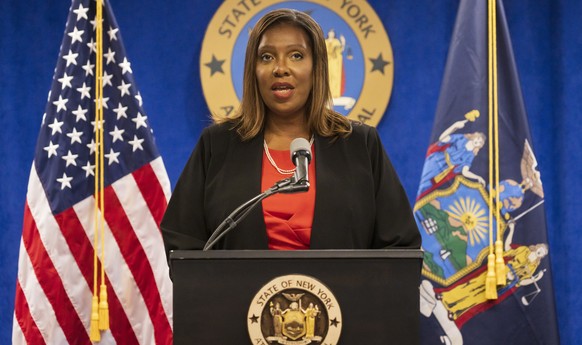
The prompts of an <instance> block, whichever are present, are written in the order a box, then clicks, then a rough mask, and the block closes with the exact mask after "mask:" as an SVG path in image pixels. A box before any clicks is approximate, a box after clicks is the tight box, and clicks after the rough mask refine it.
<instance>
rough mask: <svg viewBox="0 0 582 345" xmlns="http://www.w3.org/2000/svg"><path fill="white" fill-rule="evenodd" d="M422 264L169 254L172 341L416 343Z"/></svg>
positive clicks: (409, 255)
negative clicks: (171, 294) (171, 282)
mask: <svg viewBox="0 0 582 345" xmlns="http://www.w3.org/2000/svg"><path fill="white" fill-rule="evenodd" d="M421 265H422V252H421V251H420V250H308V251H256V250H253V251H251V250H249V251H238V250H228V251H222V250H217V251H206V252H203V251H173V252H172V253H171V254H170V266H171V271H172V279H173V284H174V287H173V289H174V344H195V345H197V344H217V345H241V344H255V345H271V344H314V345H317V344H322V345H324V344H325V345H332V344H342V345H375V344H378V345H380V344H382V345H388V344H405V345H414V344H418V334H419V290H418V286H419V280H420V271H421ZM310 320H311V321H310Z"/></svg>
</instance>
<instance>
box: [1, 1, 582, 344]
mask: <svg viewBox="0 0 582 345" xmlns="http://www.w3.org/2000/svg"><path fill="white" fill-rule="evenodd" d="M110 2H111V5H112V7H113V10H114V12H115V15H116V17H117V20H118V24H119V27H120V29H121V32H122V34H123V38H124V41H125V46H126V49H127V54H128V57H129V59H130V61H131V63H132V65H131V67H132V69H133V73H134V76H135V79H136V82H137V84H138V86H139V89H140V90H141V93H142V97H143V100H144V108H145V111H146V113H147V115H148V120H149V121H150V122H151V124H152V127H153V128H155V129H156V133H155V136H156V139H157V145H158V147H159V149H160V151H161V154H162V156H163V158H164V161H165V163H166V168H167V171H168V174H169V176H170V180H171V181H172V186H173V185H174V184H175V182H176V180H177V178H178V176H179V174H180V172H181V169H182V167H183V165H184V164H185V162H186V159H187V157H188V156H189V154H190V151H191V149H192V147H193V146H194V144H195V142H196V140H197V138H198V135H199V133H200V131H201V129H202V128H203V127H204V126H206V125H207V123H208V110H207V108H206V104H205V101H204V98H203V95H202V91H201V83H200V75H199V58H198V57H199V52H200V48H201V44H202V39H203V35H204V32H205V29H206V26H207V24H208V21H209V19H210V18H212V16H213V15H214V12H215V11H216V9H217V8H218V7H219V5H220V2H218V1H214V2H209V1H200V0H192V1H178V0H170V1H163V2H160V1H153V0H139V1H138V0H123V1H122V0H110ZM369 3H370V4H371V5H372V7H373V8H374V9H375V11H376V13H377V14H378V16H379V17H380V18H381V19H382V20H383V23H384V26H385V27H386V30H387V32H388V35H389V37H390V40H391V44H392V49H393V51H394V66H395V73H394V88H393V93H392V96H391V100H390V104H389V105H388V109H387V111H386V114H385V115H384V117H383V118H382V120H381V122H380V124H379V125H378V129H379V131H380V134H381V136H382V140H383V142H384V145H385V147H386V149H387V151H388V152H389V154H390V156H391V157H392V160H393V162H394V165H395V167H396V169H397V171H398V173H399V175H400V176H401V179H402V182H403V184H404V186H405V188H406V191H407V193H408V195H409V198H410V200H411V202H413V200H414V197H415V195H416V191H417V188H418V183H419V179H420V173H421V171H422V165H423V163H424V157H425V153H426V148H427V146H428V144H429V137H430V132H431V129H432V125H433V119H434V113H435V109H436V103H437V99H438V95H439V89H440V85H441V80H442V77H443V69H444V65H445V59H446V55H447V51H448V47H449V44H450V39H451V34H452V30H453V25H454V20H455V15H456V12H457V9H458V5H459V2H458V0H441V1H430V0H419V1H409V0H392V1H384V0H371V1H369ZM69 5H70V1H68V0H58V1H57V0H31V1H19V0H5V1H3V2H2V6H1V8H2V11H0V159H1V161H2V163H1V165H0V166H1V168H0V196H1V197H2V206H1V207H0V222H1V223H0V224H2V230H0V251H1V253H2V255H0V343H1V344H9V343H10V339H11V329H12V315H13V301H14V288H15V279H16V273H17V272H16V271H17V258H18V250H19V245H20V235H21V229H22V215H23V207H24V200H25V195H26V187H27V182H28V181H27V178H28V174H29V170H30V166H31V163H32V159H33V153H34V147H35V143H36V138H37V135H38V130H39V126H40V121H41V119H42V115H43V111H44V107H45V104H46V99H47V92H48V90H49V88H50V85H51V78H52V75H53V69H54V67H55V64H56V59H57V54H58V50H59V44H60V42H61V40H62V37H63V30H64V27H65V22H66V17H67V14H68V8H69ZM504 6H505V11H506V17H507V21H508V25H509V30H510V35H511V39H512V42H513V48H514V54H515V59H516V64H517V69H518V74H519V78H520V82H521V87H522V91H523V98H524V101H525V105H526V111H527V114H528V118H529V123H530V126H531V134H532V137H533V148H534V150H535V152H536V155H537V159H538V162H539V169H540V172H541V176H542V180H543V182H544V190H545V193H546V204H545V205H546V212H547V216H548V235H549V242H550V255H551V260H552V268H553V278H554V287H555V295H556V306H557V311H558V321H559V327H560V336H561V340H562V343H563V344H575V343H579V341H580V340H579V339H580V336H579V335H577V327H579V325H580V324H582V315H580V313H579V312H578V311H579V310H581V309H582V299H580V298H579V294H580V293H581V292H582V289H580V288H579V286H580V276H579V275H578V272H580V270H579V268H578V266H577V265H578V263H579V262H582V251H581V250H579V248H580V247H581V246H582V236H580V235H579V234H578V233H577V231H576V230H577V229H579V227H580V225H579V224H581V223H582V212H580V211H579V209H578V206H580V204H581V202H580V197H579V196H580V195H582V182H580V181H581V179H580V176H581V175H582V174H581V170H582V150H581V147H582V139H580V137H581V136H580V133H581V129H582V125H581V124H580V121H579V119H580V118H582V110H581V106H580V103H581V102H582V97H580V91H581V90H582V85H581V84H582V67H581V64H580V61H582V35H581V34H580V32H582V22H580V20H579V16H580V14H582V2H581V1H575V0H560V1H555V0H554V1H552V0H539V1H525V0H505V1H504Z"/></svg>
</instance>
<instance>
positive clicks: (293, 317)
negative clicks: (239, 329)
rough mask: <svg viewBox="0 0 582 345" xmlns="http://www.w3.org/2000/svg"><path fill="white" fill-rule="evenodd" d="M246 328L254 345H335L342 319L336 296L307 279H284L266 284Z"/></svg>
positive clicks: (255, 298) (256, 301)
mask: <svg viewBox="0 0 582 345" xmlns="http://www.w3.org/2000/svg"><path fill="white" fill-rule="evenodd" d="M247 327H248V331H249V336H250V339H251V342H252V344H254V345H270V344H282V345H307V344H313V345H335V344H337V343H338V341H339V337H340V333H341V328H342V316H341V310H340V306H339V303H338V302H337V300H336V298H335V297H334V295H333V293H332V292H331V291H330V290H329V289H328V288H327V287H326V286H325V285H324V284H323V283H321V282H320V281H318V280H317V279H315V278H313V277H309V276H305V275H298V274H293V275H285V276H280V277H277V278H275V279H273V280H271V281H270V282H268V283H267V284H265V285H264V286H263V287H262V288H261V289H260V290H259V292H257V294H256V295H255V297H254V298H253V300H252V302H251V305H250V307H249V312H248V316H247Z"/></svg>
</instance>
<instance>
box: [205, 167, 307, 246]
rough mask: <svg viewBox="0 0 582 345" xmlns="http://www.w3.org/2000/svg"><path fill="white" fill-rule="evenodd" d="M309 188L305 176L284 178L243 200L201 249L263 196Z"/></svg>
mask: <svg viewBox="0 0 582 345" xmlns="http://www.w3.org/2000/svg"><path fill="white" fill-rule="evenodd" d="M308 190H309V181H308V180H307V179H305V178H302V179H300V180H297V179H296V177H295V176H294V177H292V178H286V179H283V180H280V181H278V182H275V184H274V185H273V186H272V187H271V188H269V189H267V190H266V191H264V192H262V193H261V194H259V195H257V196H255V197H254V198H252V199H250V200H249V201H247V202H245V203H244V204H242V205H241V206H239V207H238V208H237V209H236V210H234V211H232V213H231V214H229V215H228V217H226V219H225V220H223V221H222V223H220V225H219V226H218V227H217V228H216V230H214V232H213V233H212V235H211V236H210V238H209V239H208V241H206V244H205V245H204V248H203V249H202V250H203V251H207V250H208V249H210V248H212V247H213V246H214V245H215V244H216V243H217V242H218V241H219V240H220V239H221V238H222V237H224V235H226V234H227V233H228V232H229V231H230V230H232V229H234V227H236V226H237V224H238V223H239V222H240V221H241V220H243V219H244V218H245V217H246V216H247V215H248V214H249V213H250V212H251V211H252V210H253V209H254V208H255V207H256V206H257V205H258V204H259V203H260V202H261V201H263V200H264V199H265V198H267V197H269V196H271V195H274V194H277V193H297V192H306V191H308Z"/></svg>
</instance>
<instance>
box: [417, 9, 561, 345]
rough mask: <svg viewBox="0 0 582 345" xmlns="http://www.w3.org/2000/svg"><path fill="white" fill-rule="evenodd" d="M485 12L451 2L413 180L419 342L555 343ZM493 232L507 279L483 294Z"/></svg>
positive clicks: (521, 125) (509, 109)
mask: <svg viewBox="0 0 582 345" xmlns="http://www.w3.org/2000/svg"><path fill="white" fill-rule="evenodd" d="M495 7H496V11H495V13H496V20H495V23H496V25H495V30H489V28H488V26H489V24H488V20H489V19H488V18H490V17H488V4H487V1H470V0H461V2H460V7H459V11H458V14H457V19H456V23H455V28H454V32H453V37H452V39H451V44H450V47H449V55H448V57H447V64H446V68H445V73H444V78H443V81H442V85H441V93H440V96H439V102H438V106H437V110H436V115H435V120H434V126H433V130H432V135H431V140H430V142H431V144H430V145H429V147H428V150H427V153H426V158H425V163H424V168H423V172H422V176H421V181H420V183H419V188H418V194H417V199H416V203H415V207H414V214H415V217H416V220H417V223H418V225H419V229H420V230H421V233H422V238H423V250H424V251H425V258H424V265H423V272H422V279H421V284H420V297H421V303H420V311H421V330H422V334H421V339H422V341H421V343H422V344H483V345H485V344H487V345H489V344H514V345H515V344H524V345H525V344H559V337H558V331H557V324H556V315H555V307H554V294H553V288H552V278H551V274H550V258H549V257H550V253H549V249H548V240H547V233H546V219H545V211H544V191H543V186H542V180H541V176H540V173H539V169H538V166H537V160H536V156H535V154H534V150H533V148H532V140H531V137H530V132H529V126H528V123H527V116H526V111H525V107H524V103H523V99H522V95H521V89H520V85H519V78H518V75H517V70H516V67H515V62H514V57H513V51H512V48H511V40H510V37H509V31H508V28H507V23H506V20H505V13H504V10H503V5H502V2H501V0H498V1H497V4H496V6H495ZM495 7H494V8H495ZM492 28H493V27H492ZM495 31H496V34H495V35H496V41H495V44H493V45H491V46H495V47H496V63H494V64H492V65H490V61H495V59H493V60H490V58H489V52H490V50H489V48H490V43H489V37H490V34H491V32H495ZM492 37H495V36H492ZM492 67H496V69H495V68H492ZM495 70H496V75H497V85H496V89H497V95H498V98H497V99H496V101H495V100H494V98H493V96H492V95H493V93H492V92H491V87H490V84H489V81H490V80H493V78H492V77H491V76H492V75H493V74H490V71H495ZM493 89H495V88H493ZM495 104H497V110H498V113H497V115H495V112H493V111H490V108H492V109H493V107H492V106H491V105H495ZM490 114H491V115H490ZM494 116H496V118H497V123H498V125H497V126H492V125H491V123H495V122H491V123H490V120H493V117H494ZM495 128H497V130H495ZM495 157H496V158H495ZM496 160H497V162H498V163H497V164H495V163H496ZM490 166H492V167H493V168H491V169H494V170H490ZM492 171H493V172H496V173H495V174H492ZM496 175H497V178H491V177H495V176H496ZM490 176H491V177H490ZM492 205H499V207H498V208H499V209H498V210H497V209H495V207H493V206H492ZM498 227H499V231H498V230H497V229H498ZM498 234H499V239H500V240H501V242H500V243H501V245H500V247H499V248H498V249H499V250H500V252H498V262H499V265H500V266H501V269H500V270H499V271H498V272H502V273H497V275H498V276H499V275H502V276H504V277H505V279H502V280H505V281H504V282H502V283H500V282H499V281H496V283H495V285H494V288H493V291H495V290H496V291H495V292H496V295H497V297H496V298H491V297H490V296H486V290H487V289H486V286H487V274H488V267H487V263H488V255H490V254H492V253H493V252H494V243H495V241H496V240H497V237H498V236H497V235H498Z"/></svg>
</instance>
